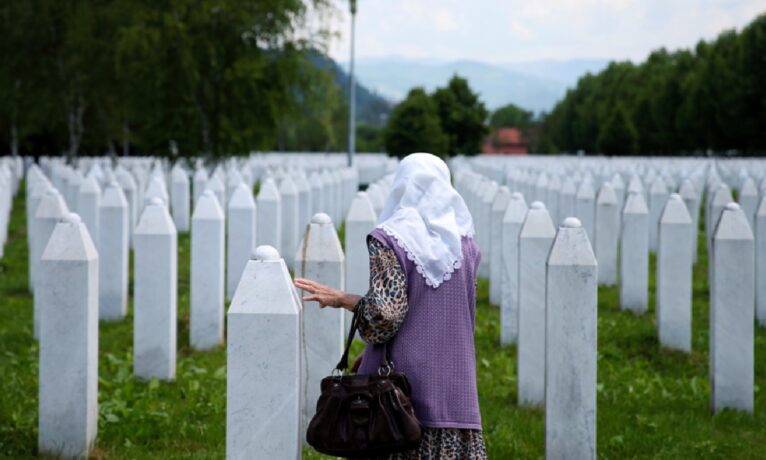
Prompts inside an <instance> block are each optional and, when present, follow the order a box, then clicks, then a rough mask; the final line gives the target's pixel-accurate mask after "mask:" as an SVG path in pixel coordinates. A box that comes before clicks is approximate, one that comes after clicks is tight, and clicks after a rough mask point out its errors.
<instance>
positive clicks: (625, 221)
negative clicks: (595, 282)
mask: <svg viewBox="0 0 766 460" xmlns="http://www.w3.org/2000/svg"><path fill="white" fill-rule="evenodd" d="M648 295H649V209H648V208H647V206H646V202H645V201H644V197H643V195H641V193H640V192H631V193H630V195H628V199H627V201H626V202H625V207H624V208H623V210H622V237H621V238H620V307H622V309H624V310H630V311H632V312H633V313H636V314H641V313H644V312H645V311H646V309H647V306H648Z"/></svg>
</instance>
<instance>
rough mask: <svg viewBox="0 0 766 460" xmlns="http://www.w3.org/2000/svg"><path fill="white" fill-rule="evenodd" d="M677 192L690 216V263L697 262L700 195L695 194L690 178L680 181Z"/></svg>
mask: <svg viewBox="0 0 766 460" xmlns="http://www.w3.org/2000/svg"><path fill="white" fill-rule="evenodd" d="M678 193H679V194H680V195H681V198H683V200H684V203H686V209H687V211H689V215H690V216H691V218H692V237H691V238H690V239H689V245H690V246H691V247H692V263H697V234H698V232H699V219H700V197H699V195H698V194H697V189H696V188H695V187H694V182H692V181H691V180H690V179H686V180H684V181H683V183H681V188H680V189H679V190H678Z"/></svg>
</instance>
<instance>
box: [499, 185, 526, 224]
mask: <svg viewBox="0 0 766 460" xmlns="http://www.w3.org/2000/svg"><path fill="white" fill-rule="evenodd" d="M527 210H528V209H527V202H526V201H525V200H524V195H522V194H521V193H519V192H516V193H514V194H513V195H511V201H509V202H508V206H507V207H506V209H505V214H504V215H503V222H510V223H515V224H521V223H523V222H524V219H525V218H526V217H527Z"/></svg>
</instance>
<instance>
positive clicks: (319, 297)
mask: <svg viewBox="0 0 766 460" xmlns="http://www.w3.org/2000/svg"><path fill="white" fill-rule="evenodd" d="M295 287H296V288H298V289H303V290H304V291H306V292H308V293H309V295H307V296H305V297H303V300H304V301H306V302H318V303H319V307H320V308H324V307H334V308H345V309H346V310H348V311H351V312H353V311H354V307H355V306H356V304H357V303H359V300H360V299H361V297H360V296H358V295H354V294H349V293H348V292H343V291H341V290H338V289H333V288H331V287H329V286H325V285H324V284H319V283H317V282H315V281H311V280H307V279H304V278H295Z"/></svg>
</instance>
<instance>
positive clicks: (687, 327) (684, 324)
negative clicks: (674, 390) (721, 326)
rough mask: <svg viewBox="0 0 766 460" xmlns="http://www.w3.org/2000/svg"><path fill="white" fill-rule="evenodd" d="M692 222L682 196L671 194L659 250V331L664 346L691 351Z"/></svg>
mask: <svg viewBox="0 0 766 460" xmlns="http://www.w3.org/2000/svg"><path fill="white" fill-rule="evenodd" d="M691 235H692V219H691V216H689V211H688V210H687V209H686V205H685V204H684V202H683V200H682V199H681V196H680V195H678V194H675V193H674V194H671V195H670V197H669V198H668V200H667V204H666V205H665V209H664V210H663V212H662V215H661V216H660V224H659V237H658V247H657V312H656V314H657V329H658V334H659V340H660V345H661V346H663V347H667V348H672V349H675V350H681V351H685V352H687V353H688V352H691V346H692V343H691V333H692V254H691V247H690V246H689V245H688V244H687V243H688V240H689V238H691Z"/></svg>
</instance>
